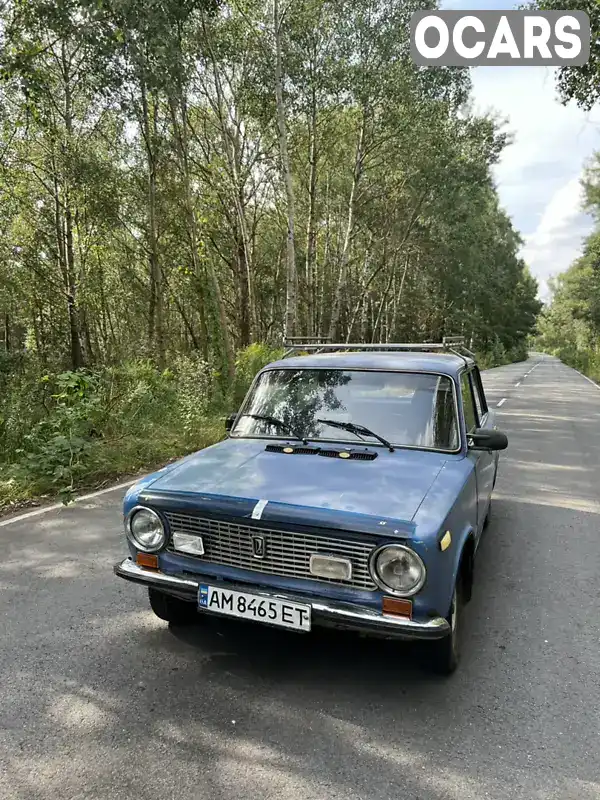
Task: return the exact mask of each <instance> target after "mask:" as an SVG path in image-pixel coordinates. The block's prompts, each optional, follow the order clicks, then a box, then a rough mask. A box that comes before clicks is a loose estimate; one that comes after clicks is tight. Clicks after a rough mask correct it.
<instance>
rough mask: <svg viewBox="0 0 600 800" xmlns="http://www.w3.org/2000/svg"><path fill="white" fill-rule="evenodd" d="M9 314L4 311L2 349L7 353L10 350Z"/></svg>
mask: <svg viewBox="0 0 600 800" xmlns="http://www.w3.org/2000/svg"><path fill="white" fill-rule="evenodd" d="M10 344H11V342H10V314H9V313H8V311H6V312H5V313H4V349H5V350H6V352H7V353H8V352H9V351H10Z"/></svg>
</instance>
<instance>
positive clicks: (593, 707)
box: [0, 356, 600, 800]
mask: <svg viewBox="0 0 600 800" xmlns="http://www.w3.org/2000/svg"><path fill="white" fill-rule="evenodd" d="M532 368H533V369H532ZM525 376H526V377H525ZM485 384H486V387H487V391H488V394H489V397H490V400H491V404H493V405H498V404H499V403H502V405H501V406H500V409H499V415H500V416H499V426H500V427H501V428H502V429H505V430H506V431H507V432H508V434H509V436H510V449H509V450H508V451H507V452H506V453H505V454H503V457H502V461H501V474H500V477H499V480H498V484H497V487H496V498H495V501H494V508H493V518H492V522H491V525H490V527H489V528H488V530H487V532H486V534H485V536H484V540H483V542H482V545H481V549H480V553H479V557H478V562H477V576H476V589H475V594H474V599H473V602H472V603H471V604H470V606H469V607H468V610H467V613H466V618H465V625H466V626H467V631H466V635H465V642H464V658H463V663H462V666H461V668H460V669H459V671H458V672H457V673H456V674H455V675H454V676H453V677H451V678H450V679H447V680H443V679H439V678H436V677H434V676H432V675H431V674H428V673H426V672H424V671H423V670H422V668H421V667H420V666H419V664H418V663H417V659H416V658H415V654H414V653H413V652H412V650H411V649H410V648H407V647H403V646H401V647H399V646H398V645H394V644H392V643H386V642H378V641H372V640H362V639H357V638H355V637H354V636H352V635H344V634H336V633H332V632H324V633H315V634H313V635H311V636H309V637H302V636H298V635H294V634H290V633H283V634H282V633H279V632H276V631H273V630H270V629H267V628H262V627H260V626H254V625H249V624H245V625H244V624H243V623H239V624H238V623H236V622H231V621H220V620H218V621H215V620H211V621H210V623H206V624H203V625H202V626H197V627H195V628H194V629H191V630H186V631H176V632H175V631H173V630H170V629H169V628H168V627H167V626H166V625H165V624H164V623H162V622H161V621H160V620H158V619H157V618H155V617H154V616H153V615H152V614H151V613H150V611H149V610H148V606H147V600H146V595H145V591H144V589H143V588H142V587H136V586H133V585H132V584H127V583H125V582H124V581H121V580H119V579H117V578H115V577H113V574H112V564H113V562H114V561H116V560H117V559H118V558H119V557H120V556H121V555H122V554H123V553H124V552H125V546H124V543H123V539H122V535H121V522H120V501H121V497H122V495H123V490H120V491H115V492H109V493H105V494H102V495H101V496H98V497H95V498H90V499H88V500H84V501H82V502H80V503H78V504H76V505H74V506H72V507H70V508H67V509H62V510H51V511H48V512H46V513H43V514H38V515H35V516H26V517H25V518H24V519H21V520H16V521H11V522H10V523H9V524H6V521H4V522H3V523H1V524H0V543H1V546H2V554H3V558H2V561H1V562H0V634H1V638H0V797H1V798H2V799H3V800H16V798H19V800H21V799H23V800H29V799H30V798H31V800H33V799H34V798H43V799H44V800H46V798H61V800H67V799H68V800H71V799H73V800H75V798H77V799H79V798H106V799H107V800H109V799H110V800H121V799H122V798H136V799H137V800H167V798H168V799H169V800H170V798H177V800H180V799H181V800H183V799H184V798H186V799H187V798H193V800H239V798H248V800H263V799H264V800H267V798H269V800H271V798H273V800H275V799H276V800H283V799H285V800H288V798H298V800H358V799H359V798H360V799H361V800H388V799H389V800H392V798H393V800H417V798H418V800H442V798H444V799H445V798H450V799H451V800H471V798H472V799H473V800H475V799H476V800H481V798H494V800H496V799H497V800H500V798H503V799H504V798H506V800H518V799H520V798H523V799H524V800H525V798H526V800H540V799H541V798H543V799H544V800H546V798H556V799H557V800H558V799H559V798H560V800H570V799H571V798H572V799H573V800H592V798H593V799H594V800H598V798H600V737H599V735H598V734H599V732H600V731H599V726H600V645H599V637H600V581H599V579H598V573H599V571H600V491H599V489H600V390H599V389H598V388H597V387H596V386H594V385H592V384H591V383H590V382H589V381H587V380H586V379H585V378H584V377H583V376H581V375H579V374H578V373H576V372H575V371H573V370H571V369H569V368H568V367H566V366H564V365H563V364H561V363H560V362H559V361H557V360H556V359H553V358H550V357H548V356H545V357H541V356H533V357H532V358H531V359H530V360H529V361H528V362H526V363H521V364H513V365H510V366H507V367H501V368H499V369H495V370H491V371H489V372H488V373H486V375H485ZM503 400H504V402H502V401H503Z"/></svg>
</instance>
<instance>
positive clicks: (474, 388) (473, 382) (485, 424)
mask: <svg viewBox="0 0 600 800" xmlns="http://www.w3.org/2000/svg"><path fill="white" fill-rule="evenodd" d="M461 392H462V400H463V409H464V415H465V427H466V430H467V441H468V435H469V433H470V432H472V431H474V430H475V429H476V428H491V427H493V420H492V419H491V416H490V414H489V411H488V407H487V403H486V400H485V394H484V392H483V386H482V384H481V376H480V374H479V370H478V369H477V367H474V368H471V369H470V370H466V371H465V372H463V374H462V376H461ZM469 458H470V459H471V460H472V461H473V462H474V464H475V474H476V481H477V527H478V529H479V531H481V528H482V526H483V521H484V519H485V515H486V514H487V510H488V505H489V502H490V499H491V496H492V489H493V488H494V478H495V475H496V463H497V454H496V453H493V452H490V451H488V450H469Z"/></svg>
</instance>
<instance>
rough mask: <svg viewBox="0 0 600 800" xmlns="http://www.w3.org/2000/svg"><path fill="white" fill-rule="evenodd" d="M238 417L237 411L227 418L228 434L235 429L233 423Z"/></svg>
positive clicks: (226, 427) (226, 428)
mask: <svg viewBox="0 0 600 800" xmlns="http://www.w3.org/2000/svg"><path fill="white" fill-rule="evenodd" d="M236 417H237V411H236V412H235V413H233V414H230V415H229V416H228V417H226V418H225V430H226V431H227V433H229V432H230V431H231V429H232V428H233V423H234V422H235V418H236Z"/></svg>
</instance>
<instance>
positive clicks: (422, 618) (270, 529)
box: [115, 340, 507, 674]
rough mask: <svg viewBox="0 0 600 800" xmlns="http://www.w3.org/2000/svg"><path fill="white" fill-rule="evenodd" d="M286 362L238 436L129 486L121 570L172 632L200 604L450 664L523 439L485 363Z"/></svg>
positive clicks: (457, 347) (456, 353) (267, 372)
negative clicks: (506, 415) (507, 431)
mask: <svg viewBox="0 0 600 800" xmlns="http://www.w3.org/2000/svg"><path fill="white" fill-rule="evenodd" d="M298 351H300V352H304V353H305V354H304V355H296V353H297V352H298ZM286 356H287V357H285V358H283V359H282V360H280V361H277V362H275V363H272V364H269V365H268V366H267V367H265V368H264V369H262V370H261V371H260V372H259V374H258V375H257V376H256V378H255V380H254V382H253V384H252V386H251V388H250V390H249V392H248V394H247V396H246V398H245V400H244V402H243V404H242V406H241V408H240V409H239V411H238V412H237V413H235V414H232V415H231V416H230V417H229V418H228V420H227V423H226V427H227V431H228V437H227V438H226V439H225V440H224V441H222V442H219V443H218V444H216V445H213V446H212V447H208V448H206V449H205V450H202V451H200V452H198V453H194V454H193V455H191V456H188V457H186V458H183V459H181V460H180V461H177V462H176V463H173V464H171V465H170V466H168V467H165V468H164V469H162V470H159V471H158V472H155V473H153V474H151V475H148V476H147V477H144V478H143V479H141V480H139V481H138V482H137V483H136V484H135V485H134V486H132V487H131V488H130V489H129V491H128V492H127V494H126V496H125V500H124V508H123V512H124V524H125V533H126V536H127V541H128V545H129V550H130V553H131V555H130V557H129V558H126V559H125V560H123V561H122V562H121V563H119V564H117V565H116V566H115V572H116V574H117V575H119V576H121V577H122V578H125V579H127V580H130V581H134V582H137V583H142V584H145V585H147V586H148V591H149V595H150V605H151V607H152V609H153V611H154V612H155V613H156V614H157V615H158V616H159V617H160V618H161V619H163V620H166V621H168V622H171V623H174V624H176V623H184V622H188V621H190V620H192V619H198V618H199V615H198V613H197V612H200V616H201V615H203V614H205V613H211V614H220V615H226V616H230V617H241V618H243V619H247V620H252V621H255V622H259V623H264V624H269V625H275V626H281V627H282V628H288V629H293V630H295V631H310V630H311V628H312V626H319V625H323V626H334V627H340V628H349V629H353V630H356V631H360V632H363V633H370V634H375V635H383V636H386V637H395V638H398V639H427V640H431V644H430V645H429V646H428V647H429V648H430V651H431V657H432V658H431V663H432V665H433V666H434V667H435V668H436V669H437V670H438V671H439V672H441V673H446V674H447V673H450V672H452V671H453V670H454V669H455V668H456V665H457V662H458V655H459V648H458V641H459V630H460V612H461V608H462V606H463V604H464V603H465V602H467V601H468V600H469V599H470V596H471V586H472V581H473V561H474V557H475V553H476V551H477V547H478V544H479V541H480V537H481V534H482V531H483V528H484V527H485V524H486V521H487V518H488V515H489V513H490V502H491V495H492V490H493V488H494V484H495V481H496V474H497V469H498V451H499V450H502V449H504V448H506V446H507V439H506V436H505V435H504V434H503V433H500V432H499V431H497V430H496V427H495V425H494V412H493V411H492V410H490V409H489V408H488V406H487V403H486V398H485V393H484V390H483V385H482V382H481V376H480V373H479V369H478V367H477V364H476V363H475V359H474V357H473V356H472V354H471V353H469V351H468V350H466V349H465V348H464V347H463V346H462V344H461V343H459V342H457V341H455V340H450V341H448V340H445V341H444V342H443V343H441V344H439V345H431V344H428V345H391V344H388V345H348V344H343V345H333V344H325V345H324V344H312V345H298V346H296V347H292V348H291V349H290V350H289V351H288V353H287V354H286Z"/></svg>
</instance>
